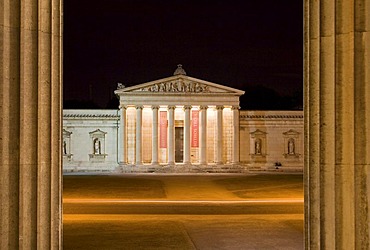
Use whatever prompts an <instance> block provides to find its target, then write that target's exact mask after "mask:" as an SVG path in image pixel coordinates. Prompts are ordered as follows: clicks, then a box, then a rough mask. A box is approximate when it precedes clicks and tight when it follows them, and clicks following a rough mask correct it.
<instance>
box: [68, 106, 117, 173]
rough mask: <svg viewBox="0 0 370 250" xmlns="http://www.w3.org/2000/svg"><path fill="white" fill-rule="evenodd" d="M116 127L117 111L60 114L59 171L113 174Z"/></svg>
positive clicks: (115, 159)
mask: <svg viewBox="0 0 370 250" xmlns="http://www.w3.org/2000/svg"><path fill="white" fill-rule="evenodd" d="M118 127H119V115H118V110H64V112H63V143H62V144H63V145H62V147H63V170H64V171H112V170H114V169H115V167H116V165H117V162H118V155H117V151H118V144H117V143H118V140H117V138H118Z"/></svg>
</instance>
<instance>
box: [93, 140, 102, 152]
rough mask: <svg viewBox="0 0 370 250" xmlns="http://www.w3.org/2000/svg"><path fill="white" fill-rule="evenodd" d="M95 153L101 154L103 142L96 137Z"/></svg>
mask: <svg viewBox="0 0 370 250" xmlns="http://www.w3.org/2000/svg"><path fill="white" fill-rule="evenodd" d="M94 154H96V155H100V154H101V142H100V141H99V139H98V138H95V139H94Z"/></svg>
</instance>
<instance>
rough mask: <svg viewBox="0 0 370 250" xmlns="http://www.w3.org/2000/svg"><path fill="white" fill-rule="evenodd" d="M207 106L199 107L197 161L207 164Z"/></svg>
mask: <svg viewBox="0 0 370 250" xmlns="http://www.w3.org/2000/svg"><path fill="white" fill-rule="evenodd" d="M207 108H208V107H207V106H201V107H200V134H199V139H200V148H199V149H200V152H199V158H200V159H199V163H200V164H201V165H205V164H207Z"/></svg>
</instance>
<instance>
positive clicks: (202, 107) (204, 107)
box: [199, 105, 208, 110]
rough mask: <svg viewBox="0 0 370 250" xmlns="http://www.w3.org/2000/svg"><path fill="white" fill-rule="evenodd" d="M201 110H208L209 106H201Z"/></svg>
mask: <svg viewBox="0 0 370 250" xmlns="http://www.w3.org/2000/svg"><path fill="white" fill-rule="evenodd" d="M199 109H200V110H202V109H208V106H207V105H201V106H200V107H199Z"/></svg>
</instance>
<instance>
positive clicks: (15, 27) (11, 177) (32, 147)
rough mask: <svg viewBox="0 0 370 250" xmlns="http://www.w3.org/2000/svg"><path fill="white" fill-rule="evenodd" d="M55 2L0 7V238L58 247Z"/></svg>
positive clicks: (5, 244)
mask: <svg viewBox="0 0 370 250" xmlns="http://www.w3.org/2000/svg"><path fill="white" fill-rule="evenodd" d="M61 6H62V3H61V1H59V0H39V1H11V0H4V2H3V3H2V8H1V9H0V19H1V20H2V25H1V28H0V30H1V37H2V39H1V41H0V48H1V53H2V56H1V57H0V61H1V62H0V65H1V66H0V72H1V73H0V77H1V78H2V80H1V82H2V84H0V95H1V98H0V102H1V105H0V112H1V113H0V117H1V119H2V121H1V123H0V131H1V132H0V133H1V136H0V137H1V142H0V143H1V145H0V148H1V150H0V159H1V163H0V172H1V176H0V186H1V190H2V192H1V196H0V200H1V201H0V213H1V215H0V223H1V227H0V230H1V233H0V235H1V236H0V246H1V249H36V248H37V249H61V248H62V237H61V235H62V203H61V200H62V192H61V191H62V183H61V176H62V163H61V159H62V158H61V143H60V142H61V125H62V104H61V102H62V99H61V92H62V72H61V69H62V63H61V59H62V50H61V46H62V29H61V12H62V8H61Z"/></svg>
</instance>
